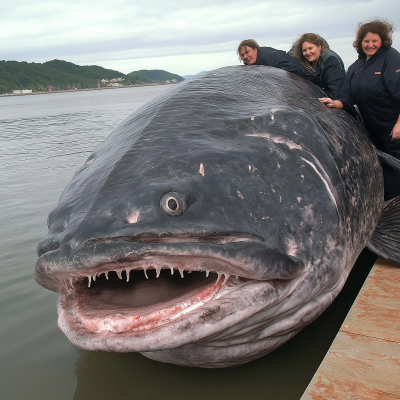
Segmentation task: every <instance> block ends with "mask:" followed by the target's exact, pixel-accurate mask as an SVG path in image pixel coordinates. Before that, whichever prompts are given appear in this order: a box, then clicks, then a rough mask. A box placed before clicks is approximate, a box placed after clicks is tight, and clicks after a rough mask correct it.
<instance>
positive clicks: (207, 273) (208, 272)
mask: <svg viewBox="0 0 400 400" xmlns="http://www.w3.org/2000/svg"><path fill="white" fill-rule="evenodd" d="M209 274H210V271H207V270H206V278H208V275H209Z"/></svg>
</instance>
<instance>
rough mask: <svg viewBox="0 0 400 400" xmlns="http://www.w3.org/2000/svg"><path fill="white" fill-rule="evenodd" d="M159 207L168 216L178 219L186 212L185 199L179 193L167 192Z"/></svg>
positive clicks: (161, 198) (162, 197)
mask: <svg viewBox="0 0 400 400" xmlns="http://www.w3.org/2000/svg"><path fill="white" fill-rule="evenodd" d="M159 205H160V208H161V210H163V211H164V212H165V213H166V214H167V215H170V216H171V217H177V216H179V215H182V214H183V213H184V212H185V211H186V200H185V197H184V196H183V195H182V194H180V193H178V192H167V193H164V194H163V195H162V196H161V197H160V201H159Z"/></svg>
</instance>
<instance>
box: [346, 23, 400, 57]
mask: <svg viewBox="0 0 400 400" xmlns="http://www.w3.org/2000/svg"><path fill="white" fill-rule="evenodd" d="M393 29H394V28H393V25H392V24H389V22H387V21H381V20H379V19H376V20H374V21H370V22H366V23H363V22H359V24H358V29H357V34H356V39H355V40H354V42H353V47H354V48H355V49H356V50H357V53H358V54H362V53H363V49H362V41H363V40H364V38H365V36H367V33H369V32H371V33H376V34H378V35H379V36H380V38H381V39H382V46H383V47H391V46H392V43H393V40H392V34H393Z"/></svg>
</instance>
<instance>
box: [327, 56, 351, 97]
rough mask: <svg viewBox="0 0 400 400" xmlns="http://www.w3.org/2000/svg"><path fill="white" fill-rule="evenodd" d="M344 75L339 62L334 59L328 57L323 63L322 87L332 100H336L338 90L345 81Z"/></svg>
mask: <svg viewBox="0 0 400 400" xmlns="http://www.w3.org/2000/svg"><path fill="white" fill-rule="evenodd" d="M345 78H346V74H345V72H344V70H343V69H342V68H341V66H340V64H339V61H338V59H337V58H336V57H334V56H332V57H329V58H328V59H327V60H326V62H325V69H324V72H323V79H324V82H322V84H323V86H324V87H326V89H328V90H329V92H330V93H331V94H332V96H333V98H334V99H337V97H338V96H339V93H340V89H341V88H342V85H343V83H344V81H345Z"/></svg>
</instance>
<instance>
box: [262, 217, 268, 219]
mask: <svg viewBox="0 0 400 400" xmlns="http://www.w3.org/2000/svg"><path fill="white" fill-rule="evenodd" d="M261 219H269V217H262V218H261Z"/></svg>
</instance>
